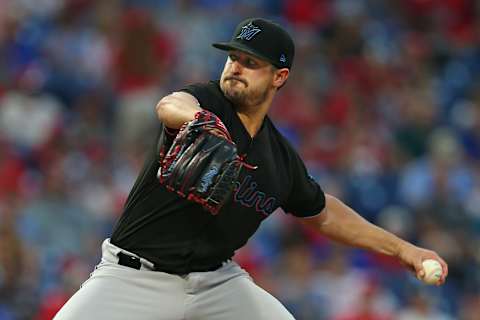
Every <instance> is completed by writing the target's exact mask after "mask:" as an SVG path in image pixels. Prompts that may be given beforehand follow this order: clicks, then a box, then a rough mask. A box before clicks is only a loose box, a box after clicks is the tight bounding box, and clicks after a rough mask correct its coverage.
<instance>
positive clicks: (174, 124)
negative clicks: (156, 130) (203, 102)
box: [156, 92, 202, 129]
mask: <svg viewBox="0 0 480 320" xmlns="http://www.w3.org/2000/svg"><path fill="white" fill-rule="evenodd" d="M201 110H202V108H201V107H200V105H199V104H198V101H197V99H195V97H193V96H192V95H190V94H188V93H185V92H174V93H172V94H170V95H168V96H165V97H164V98H162V99H161V100H160V102H159V103H158V104H157V106H156V111H157V116H158V119H159V120H160V121H161V122H163V124H165V126H167V127H168V128H172V129H178V128H180V127H181V126H182V124H184V123H185V122H188V121H190V120H192V119H193V118H194V117H195V114H196V113H197V112H198V111H201Z"/></svg>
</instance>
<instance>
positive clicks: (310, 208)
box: [282, 152, 325, 217]
mask: <svg viewBox="0 0 480 320" xmlns="http://www.w3.org/2000/svg"><path fill="white" fill-rule="evenodd" d="M290 169H291V170H292V171H291V174H292V175H291V176H292V180H293V181H292V188H291V191H290V195H289V197H288V200H287V202H286V204H285V205H284V206H282V209H283V210H284V211H285V212H286V213H290V214H292V215H294V216H296V217H311V216H314V215H317V214H318V213H320V211H322V210H323V208H324V207H325V193H324V192H323V190H322V188H321V187H320V185H319V184H318V183H317V182H316V181H315V180H314V179H313V177H312V176H311V175H309V174H308V172H307V169H306V168H305V164H304V163H303V161H302V159H300V156H298V154H297V153H296V152H295V153H294V159H293V160H292V163H291V168H290Z"/></svg>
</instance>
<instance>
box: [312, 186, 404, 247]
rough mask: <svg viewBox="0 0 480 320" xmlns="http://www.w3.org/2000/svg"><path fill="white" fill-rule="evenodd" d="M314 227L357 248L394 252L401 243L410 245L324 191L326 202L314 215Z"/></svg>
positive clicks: (329, 236) (331, 237) (336, 239)
mask: <svg viewBox="0 0 480 320" xmlns="http://www.w3.org/2000/svg"><path fill="white" fill-rule="evenodd" d="M315 226H316V228H317V229H318V231H319V232H320V233H322V234H323V235H325V236H326V237H328V238H330V239H332V240H335V241H338V242H341V243H344V244H347V245H350V246H355V247H358V248H364V249H368V250H372V251H375V252H379V253H383V254H386V255H389V256H397V255H398V254H399V252H400V251H401V247H402V246H408V245H411V244H409V243H408V242H406V241H404V240H402V239H400V238H398V237H397V236H395V235H394V234H392V233H390V232H388V231H386V230H384V229H382V228H380V227H377V226H375V225H374V224H372V223H370V222H368V221H367V220H365V219H364V218H363V217H361V216H360V215H359V214H358V213H356V212H355V211H354V210H352V209H351V208H350V207H348V206H347V205H345V204H344V203H343V202H341V201H340V200H338V199H337V198H335V197H333V196H330V195H326V206H325V209H324V210H323V212H322V213H320V215H319V216H318V217H317V221H316V223H315Z"/></svg>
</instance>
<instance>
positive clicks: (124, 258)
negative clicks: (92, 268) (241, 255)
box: [117, 251, 223, 275]
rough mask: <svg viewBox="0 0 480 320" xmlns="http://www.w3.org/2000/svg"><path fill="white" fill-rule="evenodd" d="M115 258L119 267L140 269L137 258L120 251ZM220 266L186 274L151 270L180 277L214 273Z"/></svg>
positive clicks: (159, 269) (160, 269)
mask: <svg viewBox="0 0 480 320" xmlns="http://www.w3.org/2000/svg"><path fill="white" fill-rule="evenodd" d="M117 256H118V264H119V265H121V266H125V267H130V268H133V269H136V270H140V268H141V267H142V263H141V262H140V258H138V257H135V256H131V255H129V254H126V253H124V252H122V251H120V252H119V253H117ZM222 265H223V263H219V264H217V265H215V266H213V267H210V268H204V269H192V270H189V271H188V272H176V271H170V270H165V269H163V268H157V267H156V266H155V267H154V268H153V271H161V272H166V273H171V274H176V275H182V274H187V273H190V272H209V271H215V270H217V269H219V268H220V267H221V266H222Z"/></svg>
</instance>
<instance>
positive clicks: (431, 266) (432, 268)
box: [422, 259, 442, 284]
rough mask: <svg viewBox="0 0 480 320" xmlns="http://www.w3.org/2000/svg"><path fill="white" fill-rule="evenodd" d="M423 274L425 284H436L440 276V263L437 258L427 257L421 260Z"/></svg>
mask: <svg viewBox="0 0 480 320" xmlns="http://www.w3.org/2000/svg"><path fill="white" fill-rule="evenodd" d="M422 265H423V271H424V272H425V276H424V277H423V278H422V280H423V282H425V283H427V284H436V283H437V282H438V280H440V278H441V277H442V265H441V264H440V262H438V261H437V260H433V259H427V260H424V261H423V262H422Z"/></svg>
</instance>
